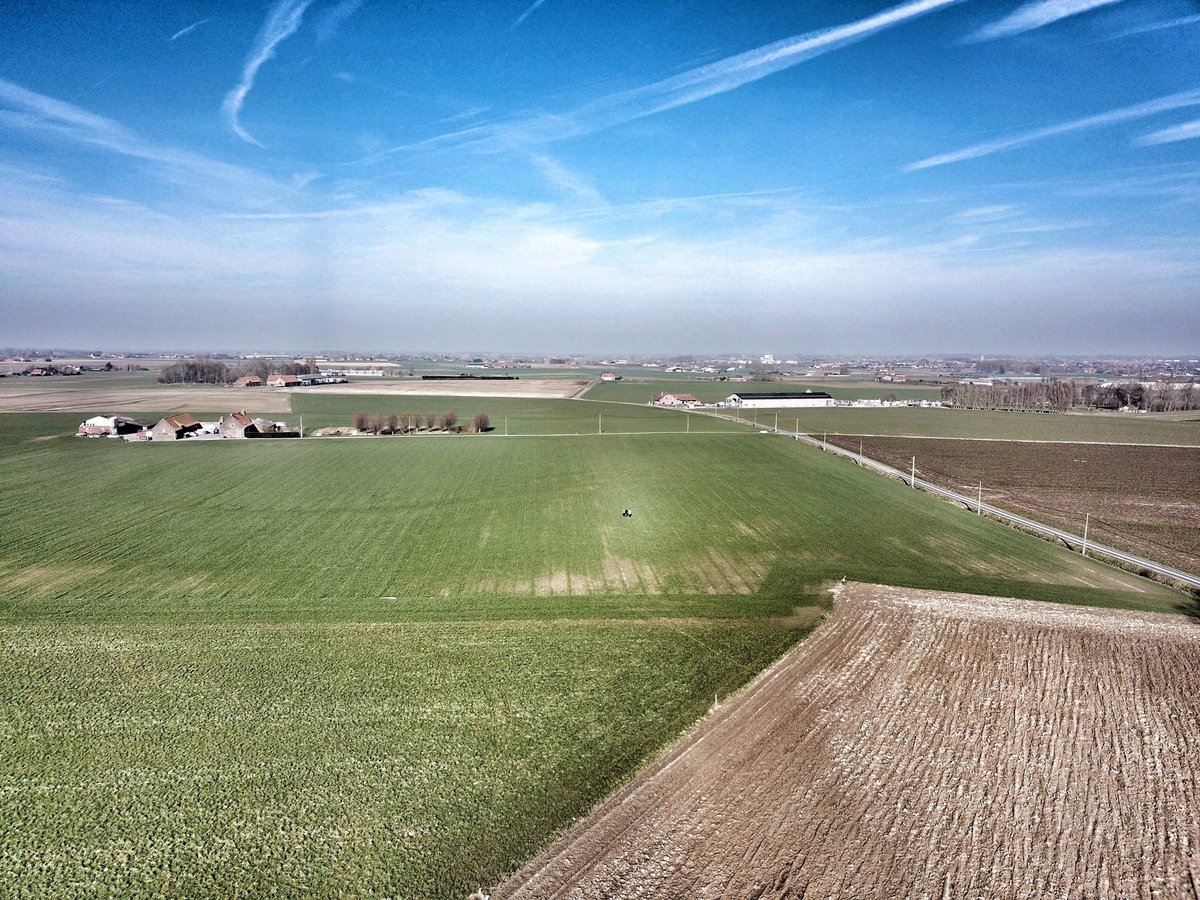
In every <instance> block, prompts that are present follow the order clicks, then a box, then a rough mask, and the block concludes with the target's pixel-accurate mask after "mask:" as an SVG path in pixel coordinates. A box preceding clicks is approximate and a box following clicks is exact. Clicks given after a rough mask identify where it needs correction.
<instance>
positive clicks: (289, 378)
mask: <svg viewBox="0 0 1200 900" xmlns="http://www.w3.org/2000/svg"><path fill="white" fill-rule="evenodd" d="M267 385H268V387H300V377H299V376H298V375H272V376H270V377H269V378H267Z"/></svg>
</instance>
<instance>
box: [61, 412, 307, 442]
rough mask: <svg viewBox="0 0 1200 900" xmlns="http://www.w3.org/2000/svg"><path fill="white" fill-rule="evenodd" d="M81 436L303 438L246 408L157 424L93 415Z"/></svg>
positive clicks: (80, 430)
mask: <svg viewBox="0 0 1200 900" xmlns="http://www.w3.org/2000/svg"><path fill="white" fill-rule="evenodd" d="M75 434H76V436H78V437H119V438H123V439H124V440H126V441H179V440H183V439H184V438H200V439H209V440H213V439H221V438H263V437H278V438H282V437H300V436H301V435H300V432H299V431H293V430H292V429H291V428H290V427H289V426H288V424H287V423H286V422H272V421H270V420H268V419H261V418H256V417H251V416H250V415H248V414H247V413H246V411H245V410H241V411H239V412H234V413H230V414H229V415H227V416H222V417H221V418H220V419H219V420H217V421H216V422H201V421H200V420H199V419H197V418H196V417H195V416H193V415H192V414H191V413H186V412H182V413H175V414H173V415H170V416H164V417H163V418H161V419H159V420H158V421H157V422H155V423H150V422H140V421H138V420H137V419H131V418H129V417H127V416H119V415H115V414H113V415H108V416H92V417H91V418H90V419H85V420H84V421H83V422H82V423H81V424H80V426H79V428H78V430H76V432H75Z"/></svg>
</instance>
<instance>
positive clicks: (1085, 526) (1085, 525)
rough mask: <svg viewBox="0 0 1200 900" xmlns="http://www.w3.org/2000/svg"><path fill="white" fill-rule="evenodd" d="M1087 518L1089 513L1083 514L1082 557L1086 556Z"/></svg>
mask: <svg viewBox="0 0 1200 900" xmlns="http://www.w3.org/2000/svg"><path fill="white" fill-rule="evenodd" d="M1089 518H1090V514H1089V513H1084V514H1083V555H1084V556H1087V532H1088V519H1089Z"/></svg>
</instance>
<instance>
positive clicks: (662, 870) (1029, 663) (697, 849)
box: [492, 584, 1200, 898]
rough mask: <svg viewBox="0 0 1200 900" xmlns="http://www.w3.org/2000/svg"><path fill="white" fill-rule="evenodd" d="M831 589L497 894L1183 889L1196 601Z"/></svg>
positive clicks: (1188, 849)
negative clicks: (703, 712) (754, 665)
mask: <svg viewBox="0 0 1200 900" xmlns="http://www.w3.org/2000/svg"><path fill="white" fill-rule="evenodd" d="M838 593H839V596H838V598H837V601H836V608H835V612H834V614H833V615H832V616H831V617H830V618H829V619H828V620H827V621H826V622H825V623H824V624H823V625H822V626H821V627H820V628H819V629H818V630H817V631H816V632H815V633H814V634H813V635H812V636H811V637H810V638H809V639H808V640H806V641H805V642H804V643H802V644H801V645H799V646H798V647H796V648H795V649H794V650H792V651H791V652H790V653H788V654H787V655H786V656H785V657H783V659H781V660H780V661H779V662H778V663H776V664H775V665H774V666H772V667H771V668H770V669H768V670H767V671H766V672H765V673H764V674H763V675H761V676H760V677H759V678H758V679H757V680H756V681H755V682H754V683H753V684H751V685H750V686H749V687H748V688H747V689H746V690H745V691H744V692H742V693H741V694H740V695H738V696H737V697H736V698H734V699H733V700H731V701H729V702H727V703H726V704H725V705H723V706H722V707H720V708H718V709H716V710H714V711H713V712H712V713H711V714H710V715H709V717H708V718H707V719H706V720H705V721H704V722H703V723H702V724H701V725H700V726H699V727H698V728H697V729H696V730H694V731H693V732H692V733H691V734H690V735H689V736H688V737H687V738H686V739H684V740H683V741H682V742H681V743H680V744H678V745H676V747H675V748H674V749H672V750H671V751H670V752H669V753H668V754H666V755H665V756H664V757H662V758H660V760H659V761H658V762H656V763H655V764H654V765H652V766H651V767H650V768H649V769H648V770H647V771H646V772H644V773H643V774H642V775H641V776H640V777H639V778H638V779H637V780H636V781H634V782H633V783H631V784H629V785H628V786H626V787H625V788H623V789H622V790H621V791H619V792H618V793H616V794H615V795H613V796H612V797H610V798H609V799H608V800H607V801H605V802H604V803H603V804H602V805H601V806H600V807H598V808H597V809H596V810H595V811H594V812H593V813H592V814H591V815H590V816H589V817H587V818H586V819H584V820H583V821H581V822H580V823H578V824H577V825H576V826H575V827H574V828H572V829H571V830H570V831H568V832H567V833H566V834H565V835H564V836H563V837H562V838H561V839H560V840H559V841H558V842H556V843H555V844H554V845H553V846H551V847H550V848H549V849H548V850H547V851H546V852H545V853H544V854H543V855H541V856H539V857H538V858H537V859H535V860H534V861H533V862H531V863H530V864H529V865H528V866H527V867H526V868H525V869H524V870H522V871H521V872H519V873H517V874H516V875H514V876H512V877H511V878H509V879H508V880H506V881H505V882H503V883H502V884H501V885H500V886H499V887H498V888H497V889H496V891H495V892H494V893H493V894H492V897H493V898H500V897H506V898H508V897H512V898H516V897H520V898H535V897H536V898H544V897H605V898H609V897H613V898H617V897H645V896H658V897H723V898H750V897H753V898H777V897H778V898H783V897H805V896H807V897H856V898H857V897H929V898H945V897H1011V898H1027V897H1101V898H1103V897H1112V898H1118V897H1135V896H1136V897H1152V896H1153V897H1195V896H1196V895H1197V888H1198V886H1200V783H1198V782H1200V728H1198V727H1197V721H1198V719H1200V624H1198V623H1197V622H1196V621H1194V620H1191V619H1187V618H1176V617H1172V616H1167V615H1156V614H1151V613H1131V612H1124V611H1114V610H1099V609H1093V608H1087V607H1068V606H1058V605H1054V604H1049V603H1039V602H1034V601H1023V600H1000V599H996V598H992V597H978V596H971V595H963V594H937V593H932V592H921V591H912V590H905V589H899V588H889V587H880V586H874V585H860V584H848V585H844V586H842V587H841V588H839V589H838Z"/></svg>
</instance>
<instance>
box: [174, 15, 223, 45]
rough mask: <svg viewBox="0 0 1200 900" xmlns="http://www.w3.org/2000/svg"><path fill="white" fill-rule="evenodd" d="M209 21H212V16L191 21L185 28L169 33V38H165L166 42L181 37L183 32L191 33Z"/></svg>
mask: <svg viewBox="0 0 1200 900" xmlns="http://www.w3.org/2000/svg"><path fill="white" fill-rule="evenodd" d="M211 21H212V16H209V17H208V18H207V19H201V20H199V21H198V22H193V23H192V24H191V25H188V26H187V27H186V28H180V29H179V30H178V31H177V32H175V33H174V34H173V35H171V36H170V37H169V38H167V43H170V42H171V41H177V40H179V39H180V38H181V37H183V36H184V35H185V34H191V33H192V32H193V31H195V30H196V29H197V28H199V27H200V26H201V25H207V24H208V23H209V22H211Z"/></svg>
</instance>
